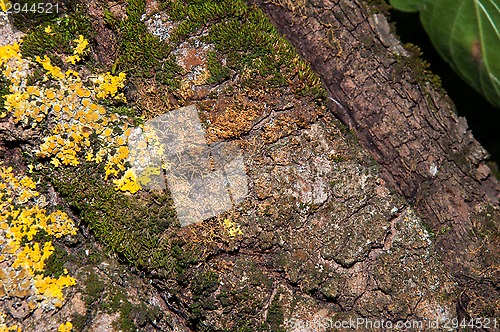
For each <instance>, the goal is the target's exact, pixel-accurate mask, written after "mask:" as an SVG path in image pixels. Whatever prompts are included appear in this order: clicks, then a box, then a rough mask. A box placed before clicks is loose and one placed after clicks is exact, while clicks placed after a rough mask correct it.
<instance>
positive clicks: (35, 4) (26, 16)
mask: <svg viewBox="0 0 500 332" xmlns="http://www.w3.org/2000/svg"><path fill="white" fill-rule="evenodd" d="M14 4H16V6H17V5H18V4H19V7H18V8H20V9H21V10H19V11H15V10H13V11H12V21H13V24H14V26H15V27H16V28H17V29H19V30H21V31H23V32H27V31H29V30H30V29H32V28H34V27H36V26H39V25H40V24H42V23H43V22H48V21H51V20H53V19H55V18H56V17H57V16H58V15H59V14H60V13H61V12H62V10H63V5H62V2H52V1H46V0H17V1H13V2H12V5H14ZM14 9H15V8H14Z"/></svg>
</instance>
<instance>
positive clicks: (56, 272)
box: [43, 244, 69, 278]
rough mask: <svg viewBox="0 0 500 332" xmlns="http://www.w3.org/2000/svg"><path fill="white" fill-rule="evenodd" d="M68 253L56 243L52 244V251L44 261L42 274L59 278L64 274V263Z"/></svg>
mask: <svg viewBox="0 0 500 332" xmlns="http://www.w3.org/2000/svg"><path fill="white" fill-rule="evenodd" d="M68 256H69V255H68V253H67V251H66V250H64V249H63V248H61V247H60V246H59V245H58V244H54V252H53V253H52V255H51V256H50V257H49V259H48V260H47V261H46V262H45V271H44V273H43V274H44V276H51V277H53V278H59V277H60V276H61V275H63V274H64V264H65V263H66V262H67V261H68V258H69V257H68Z"/></svg>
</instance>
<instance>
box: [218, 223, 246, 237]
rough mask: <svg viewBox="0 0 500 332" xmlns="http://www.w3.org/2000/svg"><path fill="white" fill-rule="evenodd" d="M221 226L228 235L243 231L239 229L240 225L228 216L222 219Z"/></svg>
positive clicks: (240, 233) (241, 233)
mask: <svg viewBox="0 0 500 332" xmlns="http://www.w3.org/2000/svg"><path fill="white" fill-rule="evenodd" d="M222 226H223V227H224V229H225V230H226V232H227V235H228V236H229V237H236V236H238V235H243V231H242V230H241V229H240V226H239V225H238V224H237V223H235V222H234V221H232V220H231V219H229V218H226V219H224V221H223V222H222Z"/></svg>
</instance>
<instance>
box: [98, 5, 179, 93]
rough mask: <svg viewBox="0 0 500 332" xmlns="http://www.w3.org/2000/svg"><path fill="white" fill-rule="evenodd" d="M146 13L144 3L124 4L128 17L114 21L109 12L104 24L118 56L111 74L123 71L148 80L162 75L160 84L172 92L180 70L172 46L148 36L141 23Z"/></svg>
mask: <svg viewBox="0 0 500 332" xmlns="http://www.w3.org/2000/svg"><path fill="white" fill-rule="evenodd" d="M144 11H145V1H144V0H128V1H127V18H126V19H124V20H120V19H117V18H115V17H114V16H113V14H112V13H111V12H109V11H107V12H105V21H106V23H108V24H109V25H110V27H111V28H112V29H113V30H115V32H116V33H117V36H118V47H117V49H118V57H117V60H116V62H115V63H114V65H113V68H112V72H116V71H119V72H126V73H128V74H129V76H131V77H135V78H150V77H153V76H155V74H156V75H157V73H162V75H161V81H162V83H167V84H169V86H171V87H172V89H175V88H177V87H178V79H177V76H178V75H179V74H180V72H181V68H180V67H179V66H178V65H177V64H176V63H175V59H174V58H173V57H172V56H171V55H170V52H171V47H170V45H169V44H168V43H165V42H160V40H159V39H158V38H157V37H155V36H153V35H152V34H151V33H149V32H148V31H147V29H146V26H145V25H144V23H143V22H142V21H141V16H142V15H143V14H144Z"/></svg>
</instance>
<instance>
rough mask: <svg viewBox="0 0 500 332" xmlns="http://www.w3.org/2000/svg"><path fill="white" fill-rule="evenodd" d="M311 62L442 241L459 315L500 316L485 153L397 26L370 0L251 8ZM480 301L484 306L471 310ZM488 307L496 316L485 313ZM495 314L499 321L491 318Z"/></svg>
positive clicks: (340, 110)
mask: <svg viewBox="0 0 500 332" xmlns="http://www.w3.org/2000/svg"><path fill="white" fill-rule="evenodd" d="M250 3H252V4H257V5H258V6H260V7H261V8H262V10H263V11H264V12H265V13H266V14H267V16H268V17H269V18H270V19H271V21H272V23H273V24H274V25H275V26H276V28H277V29H278V31H280V32H281V33H283V34H284V35H285V36H286V37H287V39H288V40H289V41H290V42H291V43H292V44H293V45H294V46H295V48H296V49H297V51H298V52H299V54H300V55H301V56H302V57H303V58H305V59H306V60H307V61H308V62H310V64H311V66H312V69H313V70H314V71H315V72H316V73H317V74H318V75H319V76H320V78H321V80H322V82H323V85H324V87H325V88H326V90H327V92H328V99H329V101H330V105H329V106H330V110H331V111H332V112H333V114H334V115H335V116H336V117H338V118H339V119H340V120H341V121H342V122H343V123H344V124H346V125H347V126H348V127H349V128H350V129H351V130H353V131H354V132H355V133H356V135H357V137H358V138H359V140H360V142H361V143H362V144H363V145H364V146H365V147H366V148H367V149H368V150H369V151H370V152H371V154H372V156H373V158H374V159H375V160H376V161H377V163H378V165H379V167H380V175H381V177H382V179H384V181H386V184H387V186H388V187H389V188H392V189H393V190H395V191H396V192H398V193H400V194H402V195H403V196H404V197H406V199H407V200H408V202H409V203H410V204H412V205H413V207H414V208H415V209H416V211H418V212H419V214H420V216H421V217H422V218H423V219H424V220H425V221H426V223H427V224H428V225H429V226H430V228H432V231H433V232H434V233H435V234H436V240H437V246H438V249H439V251H440V253H441V258H442V260H443V262H444V264H445V265H446V267H447V269H448V270H449V272H451V273H452V274H453V275H454V276H455V277H456V280H457V281H458V282H459V284H460V285H461V287H463V289H464V292H463V293H462V296H461V297H460V299H458V301H457V308H458V309H459V314H462V315H464V317H467V310H468V311H469V313H471V314H475V315H476V314H477V313H478V312H477V311H476V310H481V312H482V314H487V313H488V310H487V308H488V305H490V306H492V307H490V308H495V307H497V308H498V302H497V301H498V300H499V292H498V291H499V284H498V281H499V278H500V275H499V273H498V263H499V259H498V252H499V246H498V234H499V233H498V221H499V212H498V198H499V192H500V188H499V185H498V182H497V180H496V179H495V178H494V176H493V175H492V174H491V172H490V169H489V168H488V166H487V165H486V163H485V160H486V158H487V157H488V154H487V152H486V151H485V149H483V148H482V147H481V145H480V144H479V143H478V142H477V141H476V140H475V139H474V138H473V137H472V134H471V132H470V131H469V130H467V123H466V121H465V119H464V118H460V117H458V116H457V115H456V113H455V108H454V105H453V103H452V101H451V100H450V99H449V98H448V97H447V96H446V95H444V93H443V92H441V91H438V89H436V88H435V87H434V86H433V85H432V84H430V83H429V82H426V81H425V77H423V76H422V75H424V74H423V73H422V72H417V70H416V69H415V68H414V66H413V67H412V66H411V64H412V63H413V64H415V63H417V62H418V61H419V60H418V59H415V58H412V57H411V56H408V52H407V51H406V50H405V49H404V48H403V47H402V46H401V44H400V43H399V41H398V40H397V39H396V38H395V37H394V36H393V34H392V33H391V32H390V26H389V24H388V22H387V19H386V18H385V17H384V16H383V15H382V14H374V13H372V12H371V10H370V9H369V8H368V7H367V5H366V3H365V2H363V1H360V0H309V1H307V0H300V1H291V0H269V1H266V0H251V1H250ZM471 299H473V300H474V299H480V300H479V301H474V302H473V303H475V304H477V303H479V302H481V301H485V303H484V305H481V306H482V309H480V308H479V307H477V308H471V307H469V308H468V309H467V303H468V302H469V300H471ZM485 308H486V309H485ZM490 313H493V311H492V312H490Z"/></svg>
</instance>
